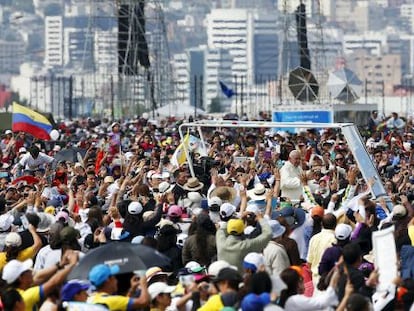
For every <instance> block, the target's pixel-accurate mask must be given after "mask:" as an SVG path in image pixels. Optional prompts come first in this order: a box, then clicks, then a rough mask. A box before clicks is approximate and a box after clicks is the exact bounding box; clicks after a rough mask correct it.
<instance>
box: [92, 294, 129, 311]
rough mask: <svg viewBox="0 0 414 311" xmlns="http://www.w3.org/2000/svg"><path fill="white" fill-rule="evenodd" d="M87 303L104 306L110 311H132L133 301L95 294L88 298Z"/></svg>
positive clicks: (123, 297)
mask: <svg viewBox="0 0 414 311" xmlns="http://www.w3.org/2000/svg"><path fill="white" fill-rule="evenodd" d="M88 302H89V303H93V304H101V305H104V306H106V307H107V308H108V309H109V310H111V311H127V310H132V303H133V300H132V299H131V298H129V297H126V296H120V295H109V294H107V293H95V294H93V295H92V296H91V297H89V298H88Z"/></svg>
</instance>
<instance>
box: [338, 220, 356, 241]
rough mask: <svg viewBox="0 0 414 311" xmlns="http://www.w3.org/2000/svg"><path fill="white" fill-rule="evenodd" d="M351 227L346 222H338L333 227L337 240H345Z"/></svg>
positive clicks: (349, 233) (350, 231) (349, 234)
mask: <svg viewBox="0 0 414 311" xmlns="http://www.w3.org/2000/svg"><path fill="white" fill-rule="evenodd" d="M351 233H352V227H351V226H350V225H347V224H339V225H337V226H336V228H335V237H336V238H337V239H338V240H342V241H343V240H346V239H347V238H349V237H350V236H351Z"/></svg>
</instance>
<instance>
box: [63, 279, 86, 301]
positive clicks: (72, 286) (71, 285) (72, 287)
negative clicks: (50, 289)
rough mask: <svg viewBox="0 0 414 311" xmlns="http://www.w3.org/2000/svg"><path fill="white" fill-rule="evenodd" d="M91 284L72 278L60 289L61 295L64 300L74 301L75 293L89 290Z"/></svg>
mask: <svg viewBox="0 0 414 311" xmlns="http://www.w3.org/2000/svg"><path fill="white" fill-rule="evenodd" d="M89 287H90V286H89V284H87V283H85V282H81V281H79V280H72V281H69V282H67V283H66V284H65V285H63V287H62V290H61V291H60V297H61V300H62V301H73V299H74V297H75V295H77V294H79V293H80V292H81V291H84V290H88V288H89Z"/></svg>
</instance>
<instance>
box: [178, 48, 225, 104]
mask: <svg viewBox="0 0 414 311" xmlns="http://www.w3.org/2000/svg"><path fill="white" fill-rule="evenodd" d="M232 63H233V62H232V57H231V56H230V54H229V52H228V51H227V50H224V49H209V48H207V47H206V46H200V47H198V48H192V49H188V50H186V52H185V53H181V54H176V55H174V63H173V64H174V65H173V67H174V77H175V81H176V85H175V89H176V101H177V102H183V103H184V104H187V105H191V106H194V105H197V107H199V108H201V109H204V110H207V111H209V110H210V105H211V103H212V100H213V99H218V100H219V101H220V104H221V108H222V109H223V110H226V111H228V110H229V109H230V106H231V100H228V99H226V98H225V96H223V95H222V94H221V89H220V86H219V81H222V82H223V83H225V84H227V85H229V87H232V81H233V76H232V73H231V68H232Z"/></svg>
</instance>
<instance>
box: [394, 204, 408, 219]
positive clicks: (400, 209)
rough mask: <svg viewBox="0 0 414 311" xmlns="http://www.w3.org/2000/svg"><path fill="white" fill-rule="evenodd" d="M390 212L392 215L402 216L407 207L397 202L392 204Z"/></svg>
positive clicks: (405, 213)
mask: <svg viewBox="0 0 414 311" xmlns="http://www.w3.org/2000/svg"><path fill="white" fill-rule="evenodd" d="M392 214H393V215H394V216H399V217H404V216H405V215H407V209H406V208H405V206H404V205H402V204H397V205H395V206H394V208H393V209H392Z"/></svg>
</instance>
